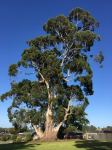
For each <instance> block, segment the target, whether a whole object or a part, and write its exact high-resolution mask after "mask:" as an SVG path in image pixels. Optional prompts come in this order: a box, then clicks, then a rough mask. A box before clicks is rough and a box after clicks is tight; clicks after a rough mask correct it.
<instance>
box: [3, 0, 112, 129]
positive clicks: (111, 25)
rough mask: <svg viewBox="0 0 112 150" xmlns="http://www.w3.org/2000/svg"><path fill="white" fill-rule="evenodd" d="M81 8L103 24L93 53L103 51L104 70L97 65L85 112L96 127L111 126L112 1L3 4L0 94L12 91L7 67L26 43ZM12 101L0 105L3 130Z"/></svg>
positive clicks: (23, 0)
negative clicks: (51, 21)
mask: <svg viewBox="0 0 112 150" xmlns="http://www.w3.org/2000/svg"><path fill="white" fill-rule="evenodd" d="M75 7H82V8H84V9H86V10H88V11H89V12H91V14H92V15H93V16H94V17H95V18H96V19H97V20H98V21H99V22H100V27H99V29H98V33H99V34H100V35H101V37H102V40H101V42H98V43H96V44H95V46H94V47H93V50H95V51H96V50H102V51H103V53H104V56H105V61H104V67H103V69H99V67H98V65H96V64H95V65H94V66H93V69H94V78H93V83H94V91H95V92H94V95H93V96H91V97H90V105H89V106H88V108H87V110H86V112H87V113H88V119H89V120H90V123H91V124H93V125H96V126H100V127H103V126H107V125H112V88H111V84H112V67H111V64H112V50H111V49H112V46H111V44H112V41H111V39H112V15H111V11H112V1H111V0H102V1H100V2H99V1H98V0H10V1H9V0H0V70H1V71H0V94H2V93H4V92H6V91H7V90H9V89H10V78H9V76H8V67H9V65H10V64H12V63H16V62H17V61H18V59H19V58H20V56H21V53H22V51H23V49H25V48H26V47H27V44H26V41H28V40H30V39H32V38H34V37H36V36H39V35H41V34H42V33H43V31H42V25H43V24H44V23H45V22H46V21H47V20H48V19H49V18H51V17H55V16H57V15H60V14H64V15H67V14H68V13H69V12H70V10H71V9H73V8H75ZM10 103H11V101H10V100H7V101H5V102H4V103H0V126H2V127H9V126H11V124H10V123H9V121H8V117H7V108H8V107H9V106H10Z"/></svg>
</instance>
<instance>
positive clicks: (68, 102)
mask: <svg viewBox="0 0 112 150" xmlns="http://www.w3.org/2000/svg"><path fill="white" fill-rule="evenodd" d="M96 27H98V23H97V21H96V20H95V18H94V17H92V16H91V14H90V13H89V12H87V11H85V10H83V9H81V8H76V9H74V10H72V11H71V12H70V14H69V15H68V16H67V17H66V16H63V15H61V16H57V17H55V18H51V19H50V20H48V22H47V23H46V24H45V25H44V26H43V29H44V31H45V32H46V34H45V35H44V36H39V37H37V38H35V39H33V40H30V41H28V45H29V48H27V49H25V50H24V51H23V53H22V55H21V59H20V61H18V62H17V63H16V64H12V65H11V66H10V68H9V75H10V76H17V74H18V73H19V70H20V69H21V70H22V69H23V68H26V69H27V70H28V72H29V70H30V71H31V70H32V73H33V72H34V74H35V79H34V80H28V79H24V80H22V81H20V82H12V83H11V90H10V91H9V92H7V93H5V94H3V95H2V96H1V99H2V100H3V99H6V98H7V97H12V98H13V102H12V105H11V107H10V108H9V109H8V112H9V118H10V121H13V120H14V119H16V120H20V122H21V123H22V122H23V123H26V124H29V123H30V124H32V126H33V127H34V129H35V131H36V133H37V134H38V136H39V137H40V138H43V139H44V140H46V139H47V140H48V139H49V140H50V139H56V138H57V133H58V131H59V129H60V127H62V126H65V127H68V126H69V125H70V126H71V125H72V126H74V125H75V126H77V125H79V124H82V125H83V124H84V122H86V121H87V120H86V118H85V115H86V114H85V109H86V106H87V105H88V98H87V97H88V96H89V95H92V94H93V85H92V77H93V72H92V69H91V66H90V63H89V62H90V59H92V58H93V59H94V60H96V61H97V62H99V63H100V64H101V62H102V61H103V55H102V53H101V52H100V54H99V55H97V56H94V55H93V54H91V53H90V52H91V47H92V46H93V44H94V42H95V41H97V40H100V38H99V36H98V35H97V34H96V33H95V29H96Z"/></svg>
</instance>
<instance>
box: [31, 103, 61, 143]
mask: <svg viewBox="0 0 112 150" xmlns="http://www.w3.org/2000/svg"><path fill="white" fill-rule="evenodd" d="M61 125H62V123H60V124H59V125H58V126H57V127H54V121H53V113H52V110H51V109H50V107H49V106H48V109H47V112H46V122H45V131H44V132H42V131H41V130H40V129H39V128H37V127H36V126H33V127H34V129H35V132H36V134H37V136H38V137H39V139H41V140H44V141H53V140H56V139H57V134H58V131H59V129H60V127H61Z"/></svg>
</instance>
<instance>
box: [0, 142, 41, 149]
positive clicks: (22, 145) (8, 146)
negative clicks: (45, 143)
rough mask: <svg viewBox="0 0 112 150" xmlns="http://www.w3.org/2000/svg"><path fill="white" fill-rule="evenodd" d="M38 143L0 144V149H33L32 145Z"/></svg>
mask: <svg viewBox="0 0 112 150" xmlns="http://www.w3.org/2000/svg"><path fill="white" fill-rule="evenodd" d="M37 145H40V144H35V145H34V144H25V143H10V144H0V150H34V147H35V146H37Z"/></svg>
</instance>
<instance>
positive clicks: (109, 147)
mask: <svg viewBox="0 0 112 150" xmlns="http://www.w3.org/2000/svg"><path fill="white" fill-rule="evenodd" d="M74 146H76V147H77V148H85V149H86V150H112V142H100V141H76V142H75V145H74Z"/></svg>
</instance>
